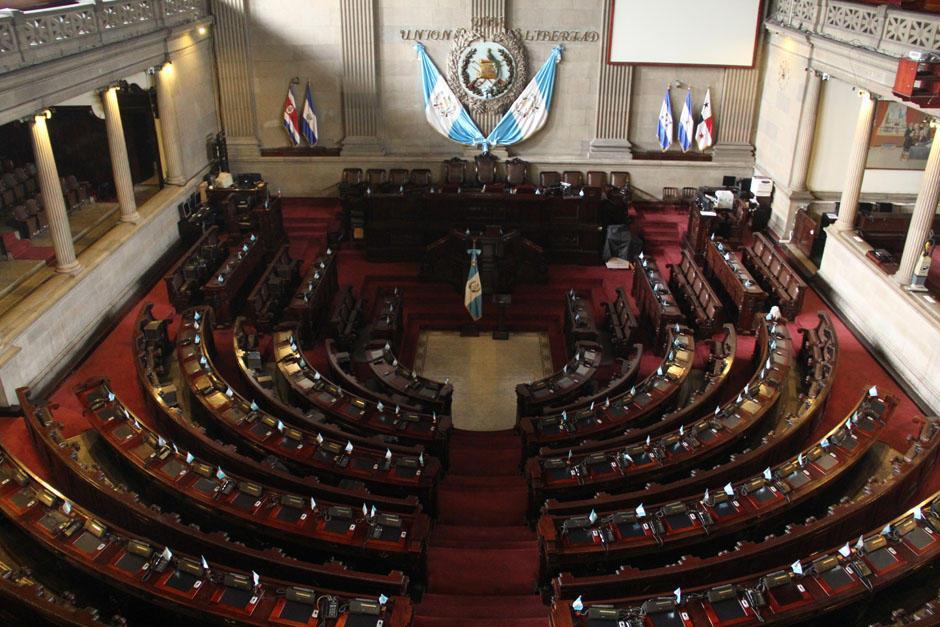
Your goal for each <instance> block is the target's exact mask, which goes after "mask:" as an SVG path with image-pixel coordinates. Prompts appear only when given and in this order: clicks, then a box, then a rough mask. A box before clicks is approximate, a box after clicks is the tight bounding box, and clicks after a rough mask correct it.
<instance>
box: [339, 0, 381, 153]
mask: <svg viewBox="0 0 940 627" xmlns="http://www.w3.org/2000/svg"><path fill="white" fill-rule="evenodd" d="M339 8H340V29H341V31H342V52H343V121H344V124H345V137H344V138H343V154H384V152H385V149H384V148H383V147H382V143H381V141H380V140H379V115H378V114H379V95H378V80H377V78H376V62H375V56H376V55H375V0H340V3H339Z"/></svg>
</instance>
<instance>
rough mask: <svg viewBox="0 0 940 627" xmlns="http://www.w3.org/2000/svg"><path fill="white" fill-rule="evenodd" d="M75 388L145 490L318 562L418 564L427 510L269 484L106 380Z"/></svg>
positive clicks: (104, 438)
mask: <svg viewBox="0 0 940 627" xmlns="http://www.w3.org/2000/svg"><path fill="white" fill-rule="evenodd" d="M76 393H77V394H78V396H79V399H80V400H81V403H82V406H83V408H84V413H85V416H86V417H87V418H88V420H89V422H90V423H91V425H92V427H93V428H94V429H95V431H96V432H97V433H98V434H99V436H100V440H101V441H102V442H104V443H105V445H106V446H107V447H108V448H109V449H110V450H112V451H113V452H114V454H115V456H116V457H117V458H119V460H120V461H121V462H122V463H121V465H122V466H123V467H124V468H126V469H128V470H129V472H131V473H135V474H136V475H138V476H139V477H140V479H141V481H142V482H144V483H145V484H146V485H147V486H148V491H149V490H157V491H159V492H161V493H162V494H164V495H165V496H166V497H167V498H166V501H167V502H169V503H174V504H175V505H176V507H177V508H178V510H179V511H180V512H187V513H189V514H190V515H191V516H192V517H194V518H196V519H197V520H199V521H200V522H201V523H202V524H205V525H210V526H211V525H217V526H218V525H222V526H224V527H226V528H229V529H233V530H236V531H238V532H240V533H241V534H242V536H243V537H244V538H251V539H252V540H256V539H259V538H263V539H266V540H268V541H269V542H271V543H272V544H274V545H280V546H284V547H293V548H294V549H295V550H296V551H298V552H300V553H302V554H304V555H305V556H308V557H314V556H315V557H318V558H319V559H322V560H326V559H329V558H331V557H333V556H336V555H347V556H350V557H353V558H356V560H357V563H360V564H361V565H363V566H368V565H369V564H370V562H371V563H375V562H376V561H379V560H380V559H381V560H385V561H387V562H388V563H389V564H390V565H392V566H397V567H400V568H405V569H407V570H408V571H409V572H411V573H413V574H414V573H415V572H416V571H420V569H421V568H422V566H423V561H424V556H425V551H426V547H427V536H428V532H429V529H430V520H429V519H428V517H427V515H426V514H418V515H417V516H413V517H409V516H402V515H400V514H388V513H386V512H384V511H382V510H380V509H378V508H377V507H375V505H373V504H370V503H368V502H363V503H362V506H361V510H360V509H359V508H354V507H351V506H348V505H340V504H336V503H329V502H322V501H321V502H317V501H316V499H314V498H312V497H310V496H307V495H303V494H291V493H286V492H282V491H279V490H275V489H274V488H272V487H271V486H269V485H266V484H265V483H262V482H258V481H253V480H251V479H248V478H245V477H242V476H240V475H238V474H236V473H235V472H234V471H231V470H230V469H227V468H224V467H222V466H216V465H214V464H211V463H207V462H206V461H205V460H203V459H201V458H199V457H197V456H196V455H194V454H192V453H191V452H188V451H184V450H182V449H180V448H179V447H178V446H177V445H176V443H174V442H173V441H172V440H168V439H166V438H163V437H162V436H160V435H159V434H157V433H155V432H154V431H153V430H151V429H149V428H148V427H147V426H146V425H144V424H143V423H141V422H140V421H139V420H138V419H137V417H136V416H135V415H134V414H133V413H132V412H131V411H130V410H129V409H128V408H127V407H126V406H125V405H124V404H123V403H122V402H121V401H120V399H119V398H117V397H116V396H115V394H114V393H113V392H112V391H111V389H110V386H109V385H108V383H107V381H105V380H91V381H88V382H87V383H86V384H84V385H82V386H80V387H79V388H78V389H77V390H76Z"/></svg>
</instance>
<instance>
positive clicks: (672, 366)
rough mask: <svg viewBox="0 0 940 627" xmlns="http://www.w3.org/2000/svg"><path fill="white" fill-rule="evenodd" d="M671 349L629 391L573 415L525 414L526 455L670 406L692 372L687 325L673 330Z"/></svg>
mask: <svg viewBox="0 0 940 627" xmlns="http://www.w3.org/2000/svg"><path fill="white" fill-rule="evenodd" d="M669 346H670V348H669V350H668V351H667V352H666V355H665V356H664V358H663V360H662V362H661V363H660V364H659V367H657V368H656V370H655V371H654V372H653V373H652V374H650V375H649V376H648V377H646V378H645V379H643V381H641V382H640V383H638V384H637V385H636V386H634V387H633V388H632V389H631V390H630V391H629V392H627V393H626V394H624V395H622V396H619V397H617V398H612V399H608V400H605V401H604V402H603V403H598V404H595V405H594V406H593V407H589V408H588V409H584V410H579V411H576V412H573V413H572V414H571V415H569V414H568V413H567V412H563V413H561V414H555V415H551V416H539V417H528V416H525V417H522V418H521V420H520V422H519V426H520V429H521V431H522V437H523V439H524V441H525V444H524V446H525V452H526V456H527V457H528V456H530V455H532V454H535V453H536V451H538V450H539V449H540V448H541V447H545V446H570V445H573V444H575V443H576V442H578V441H579V440H582V439H584V438H587V437H600V436H602V435H604V434H609V433H611V432H612V431H614V430H617V429H621V428H623V427H624V426H625V425H627V424H631V423H635V422H637V421H640V420H643V419H644V418H646V417H648V416H651V415H655V414H656V412H660V411H663V410H666V409H669V408H670V403H674V402H675V395H676V393H677V392H678V390H679V389H680V388H681V387H682V384H683V382H684V381H685V379H686V378H687V377H688V376H689V373H690V372H691V371H692V363H693V361H694V358H695V340H694V339H693V337H692V331H691V330H690V329H688V328H687V327H682V326H679V325H676V326H675V327H673V328H671V330H670V332H669Z"/></svg>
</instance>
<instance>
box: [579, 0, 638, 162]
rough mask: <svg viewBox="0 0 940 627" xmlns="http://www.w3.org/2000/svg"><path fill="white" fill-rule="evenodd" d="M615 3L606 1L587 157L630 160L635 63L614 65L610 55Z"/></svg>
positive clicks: (631, 154)
mask: <svg viewBox="0 0 940 627" xmlns="http://www.w3.org/2000/svg"><path fill="white" fill-rule="evenodd" d="M612 8H613V2H605V3H604V10H603V15H602V16H601V20H602V22H601V23H602V24H603V31H602V32H601V46H600V57H599V62H598V65H599V70H598V76H597V114H596V116H595V118H594V138H593V139H591V144H590V147H589V149H588V156H590V157H602V158H610V157H616V158H621V159H630V158H632V156H633V153H632V146H631V144H630V140H629V139H628V136H629V132H630V99H631V92H632V89H633V66H632V65H624V64H618V65H611V64H609V63H607V58H608V57H609V55H610V11H611V9H612Z"/></svg>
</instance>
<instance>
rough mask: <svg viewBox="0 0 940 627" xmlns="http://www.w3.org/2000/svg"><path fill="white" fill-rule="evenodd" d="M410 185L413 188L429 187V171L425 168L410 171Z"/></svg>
mask: <svg viewBox="0 0 940 627" xmlns="http://www.w3.org/2000/svg"><path fill="white" fill-rule="evenodd" d="M411 184H412V185H414V186H415V187H430V186H431V171H430V170H428V169H427V168H415V169H414V170H412V171H411Z"/></svg>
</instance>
